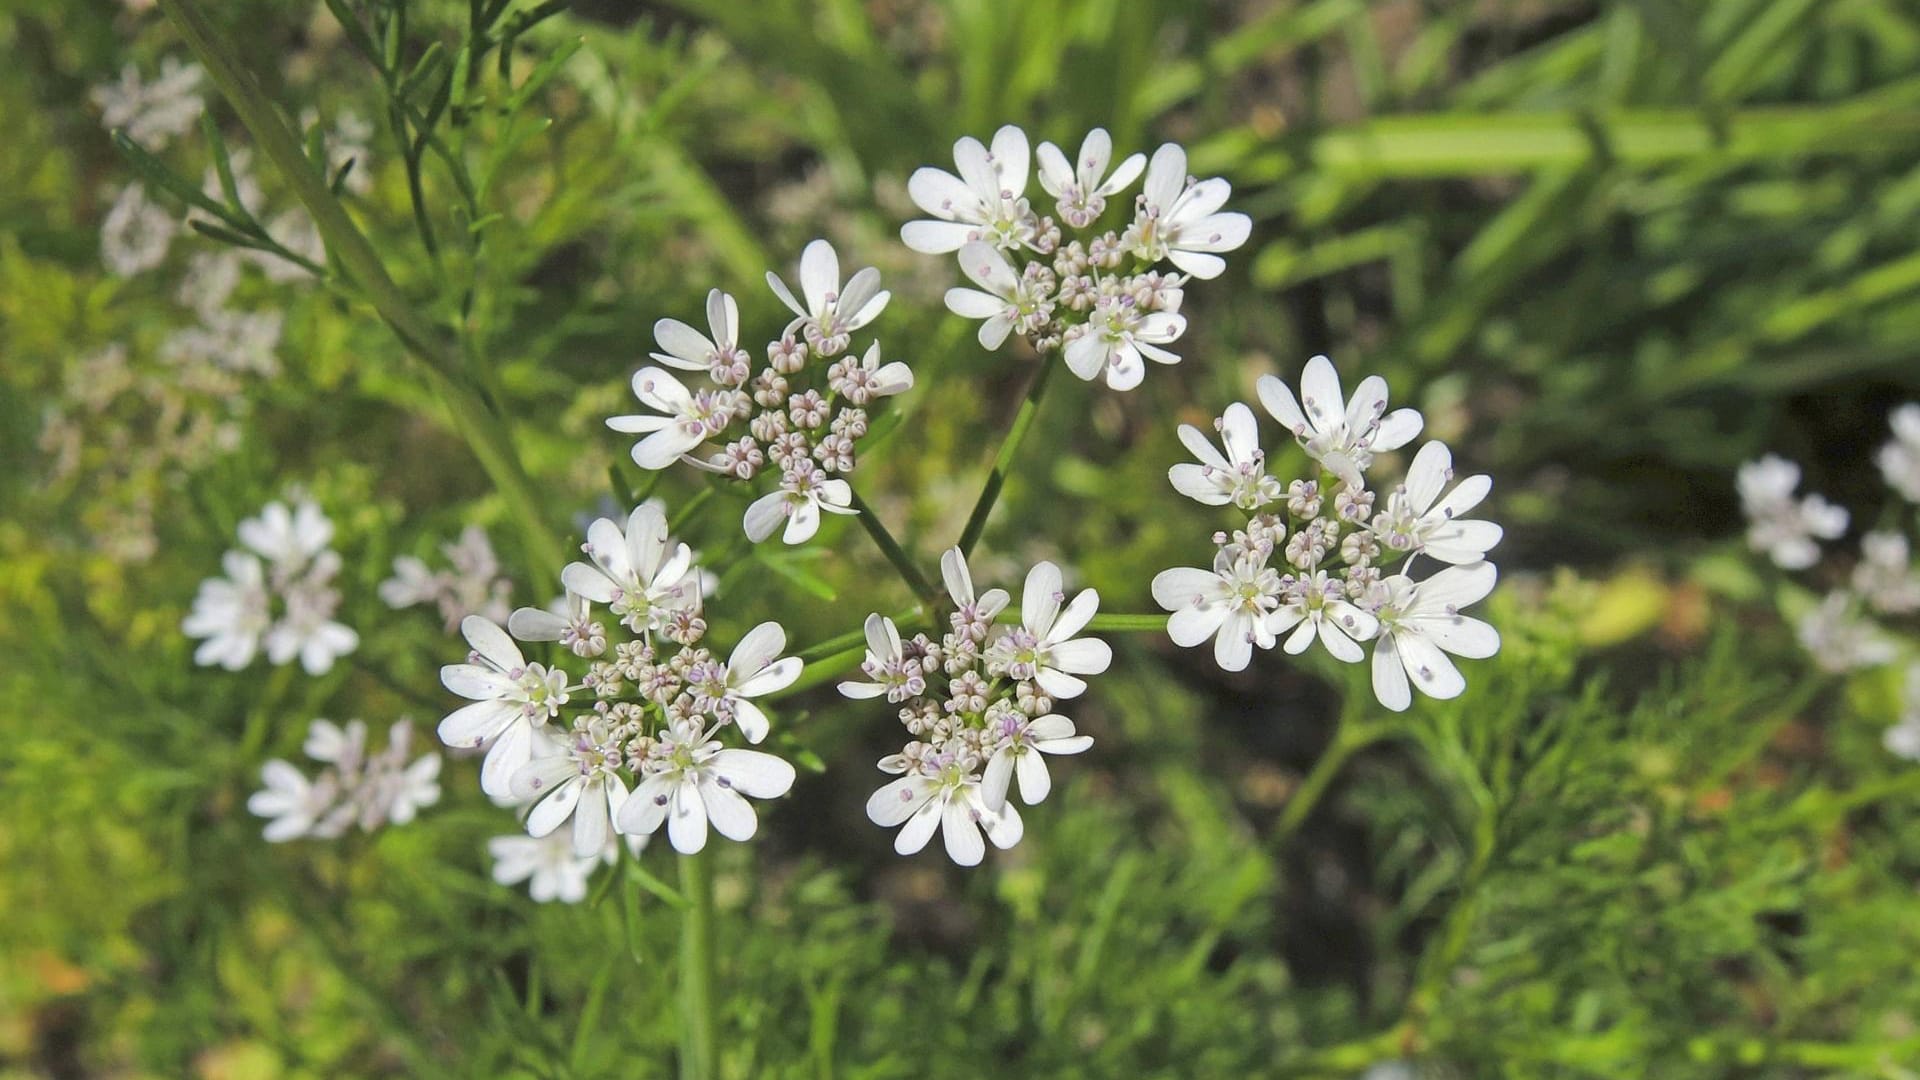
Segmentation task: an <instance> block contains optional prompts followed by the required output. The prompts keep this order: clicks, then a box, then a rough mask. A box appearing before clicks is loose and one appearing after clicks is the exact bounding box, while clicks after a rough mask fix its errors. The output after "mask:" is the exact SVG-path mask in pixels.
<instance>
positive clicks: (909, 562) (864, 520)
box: [848, 488, 940, 610]
mask: <svg viewBox="0 0 1920 1080" xmlns="http://www.w3.org/2000/svg"><path fill="white" fill-rule="evenodd" d="M848 490H849V491H851V492H852V495H853V508H854V509H855V510H857V511H859V513H858V514H857V515H856V516H857V517H858V518H859V520H860V524H861V526H862V527H864V528H865V529H866V530H867V535H868V536H871V537H873V542H874V543H875V544H876V545H878V546H879V548H880V553H881V554H883V555H885V556H886V557H887V561H888V562H890V563H892V564H893V568H894V569H895V570H898V571H899V572H900V580H902V581H904V582H906V583H907V588H909V589H912V590H913V595H914V596H915V597H917V598H918V599H919V600H920V602H921V603H924V604H926V605H927V608H928V610H932V609H933V608H936V607H938V606H940V590H939V589H936V588H934V587H933V582H931V581H928V580H927V575H925V574H923V573H921V572H920V567H919V565H918V564H916V563H915V562H914V561H913V556H911V555H909V554H907V550H906V549H905V548H903V547H901V546H900V542H899V541H898V540H895V539H894V538H893V534H892V533H890V532H888V531H887V527H886V526H885V525H884V524H882V523H881V521H880V516H879V515H878V514H875V513H874V512H873V507H871V506H868V505H867V500H865V499H862V498H861V497H860V493H859V492H858V491H852V489H851V488H849V489H848Z"/></svg>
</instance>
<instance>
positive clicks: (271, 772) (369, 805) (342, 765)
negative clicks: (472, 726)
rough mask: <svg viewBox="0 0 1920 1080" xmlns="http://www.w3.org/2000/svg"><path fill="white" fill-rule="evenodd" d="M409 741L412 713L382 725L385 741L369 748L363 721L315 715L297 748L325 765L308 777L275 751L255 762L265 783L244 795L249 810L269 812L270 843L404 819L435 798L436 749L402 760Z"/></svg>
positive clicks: (266, 814) (337, 833) (323, 837)
mask: <svg viewBox="0 0 1920 1080" xmlns="http://www.w3.org/2000/svg"><path fill="white" fill-rule="evenodd" d="M412 746H413V721H411V720H406V719H401V720H396V721H394V724H393V726H392V727H391V728H389V729H388V732H387V748H386V749H385V750H383V751H381V752H380V753H378V754H369V753H368V752H367V725H366V724H364V723H362V722H361V721H359V720H350V721H348V722H347V724H346V726H345V727H342V726H340V725H339V724H335V723H334V722H332V721H331V720H315V721H314V722H313V723H312V725H310V726H309V727H308V729H307V741H306V745H305V746H304V747H303V749H304V750H305V751H306V755H307V756H308V757H310V758H312V759H313V760H315V761H318V762H320V763H322V764H323V765H324V766H325V767H324V768H323V769H321V770H320V772H319V774H318V775H316V776H314V777H312V778H309V777H308V776H307V775H306V774H305V773H303V772H301V771H300V770H299V769H298V768H295V767H294V766H293V765H291V764H289V763H287V762H285V761H282V760H280V759H279V758H275V759H273V760H272V761H269V762H267V763H266V764H265V765H264V766H262V767H261V769H260V780H261V782H262V783H263V784H265V785H266V786H265V787H264V788H262V789H261V790H259V791H256V792H254V793H253V795H252V797H251V798H249V799H248V800H247V809H248V810H249V811H251V812H252V813H254V814H256V815H258V816H260V817H264V818H269V819H271V820H270V821H269V822H268V823H267V828H266V838H267V839H268V840H269V841H270V842H272V843H276V844H277V843H281V842H283V841H287V840H296V839H299V838H301V837H313V838H315V839H321V840H330V839H333V838H335V837H338V836H341V835H342V834H344V833H345V832H346V831H347V830H348V829H349V828H352V827H353V826H355V825H358V826H359V827H360V829H361V831H362V832H372V831H373V830H375V829H378V828H380V827H381V826H382V825H386V824H393V825H405V824H406V823H407V822H409V821H412V820H413V818H414V815H416V814H418V813H419V812H420V810H421V809H422V808H424V807H428V806H432V805H433V804H434V803H436V802H439V801H440V755H439V754H436V753H434V752H433V751H431V750H429V751H427V752H426V753H424V754H422V755H420V756H419V757H417V758H415V759H414V760H413V761H412V762H409V761H408V760H407V755H408V753H410V752H411V748H412Z"/></svg>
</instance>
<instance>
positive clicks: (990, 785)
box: [980, 147, 1045, 810]
mask: <svg viewBox="0 0 1920 1080" xmlns="http://www.w3.org/2000/svg"><path fill="white" fill-rule="evenodd" d="M1042 149H1045V147H1042ZM1013 758H1014V754H1013V749H1012V748H1011V747H1002V748H1001V749H1000V750H998V751H996V752H995V753H994V755H993V756H992V757H991V758H988V759H987V767H986V769H985V770H983V771H982V772H981V774H980V801H981V802H982V803H983V804H985V806H986V807H987V809H989V810H998V809H1000V808H1001V807H1002V806H1005V805H1006V804H1007V785H1008V784H1009V783H1010V782H1011V781H1012V780H1013Z"/></svg>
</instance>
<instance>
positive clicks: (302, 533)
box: [239, 499, 333, 573]
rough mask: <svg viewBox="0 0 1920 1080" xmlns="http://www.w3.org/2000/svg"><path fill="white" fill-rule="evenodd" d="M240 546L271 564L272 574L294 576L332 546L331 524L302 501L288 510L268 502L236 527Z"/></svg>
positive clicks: (310, 503) (315, 506) (312, 505)
mask: <svg viewBox="0 0 1920 1080" xmlns="http://www.w3.org/2000/svg"><path fill="white" fill-rule="evenodd" d="M239 531H240V542H241V543H242V544H245V545H246V546H247V547H248V548H251V549H252V550H253V552H254V553H255V554H257V555H259V556H260V557H261V558H264V559H266V560H267V561H268V562H269V563H270V564H272V566H273V568H274V570H275V572H276V573H297V572H299V571H300V570H302V569H304V568H305V567H306V565H307V563H308V562H309V561H310V560H312V559H313V558H314V557H316V556H318V555H319V554H320V553H321V552H322V551H325V550H326V549H327V545H328V544H331V543H332V542H333V522H332V521H330V520H328V518H327V515H326V514H325V513H324V512H322V511H321V509H320V506H319V504H318V503H315V502H313V501H312V500H310V499H303V500H301V501H300V502H299V503H297V504H296V505H295V506H294V507H293V508H292V509H288V507H287V504H285V503H283V502H270V503H268V504H267V505H266V506H265V507H264V508H262V509H261V511H260V513H259V514H258V515H257V516H255V517H250V518H248V519H246V520H245V521H242V522H241V523H240V530H239Z"/></svg>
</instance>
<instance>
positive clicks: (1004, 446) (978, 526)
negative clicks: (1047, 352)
mask: <svg viewBox="0 0 1920 1080" xmlns="http://www.w3.org/2000/svg"><path fill="white" fill-rule="evenodd" d="M1058 366H1059V365H1058V364H1056V363H1052V362H1050V361H1043V362H1042V363H1041V365H1040V370H1039V372H1038V373H1037V374H1035V375H1034V377H1033V382H1032V383H1030V384H1029V385H1028V386H1027V395H1026V397H1025V398H1023V399H1021V401H1020V411H1019V412H1017V413H1014V415H1013V425H1012V426H1011V427H1009V428H1008V429H1007V437H1006V438H1005V439H1004V440H1002V441H1001V443H1000V451H999V452H998V453H997V454H995V455H994V458H993V471H991V472H989V473H988V474H987V482H986V484H985V486H983V487H982V488H981V489H980V497H979V498H978V499H976V500H974V503H973V512H972V513H970V514H968V515H967V525H966V528H964V529H962V530H961V531H960V554H962V555H971V554H973V546H974V545H975V544H977V543H979V542H980V534H981V533H983V532H985V531H987V518H988V517H989V516H991V515H992V514H993V504H994V503H996V502H998V501H999V499H1000V489H1001V488H1003V487H1005V486H1006V483H1007V473H1008V472H1009V471H1011V470H1012V468H1013V456H1014V455H1015V454H1016V453H1018V452H1019V450H1020V443H1021V442H1022V441H1023V440H1025V439H1026V437H1027V430H1028V429H1029V428H1031V427H1033V418H1034V417H1035V416H1036V415H1038V413H1039V411H1040V398H1041V396H1042V395H1043V394H1045V393H1046V392H1047V384H1048V383H1049V382H1050V381H1052V379H1053V369H1054V368H1056V367H1058Z"/></svg>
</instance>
